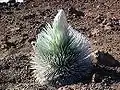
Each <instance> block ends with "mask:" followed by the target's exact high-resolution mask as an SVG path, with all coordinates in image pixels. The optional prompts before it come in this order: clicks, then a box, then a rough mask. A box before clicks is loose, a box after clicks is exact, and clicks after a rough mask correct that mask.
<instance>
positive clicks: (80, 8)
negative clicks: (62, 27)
mask: <svg viewBox="0 0 120 90" xmlns="http://www.w3.org/2000/svg"><path fill="white" fill-rule="evenodd" d="M61 8H62V9H64V10H65V13H66V14H67V20H68V22H69V24H71V25H72V27H74V29H76V30H78V31H80V32H81V33H83V34H84V35H85V36H87V37H88V38H89V40H90V42H91V47H92V51H93V52H94V51H96V50H99V51H104V52H105V53H104V52H99V53H98V55H102V56H103V57H100V58H98V59H100V60H101V59H102V62H101V63H103V64H104V60H107V61H105V63H107V64H105V65H108V67H106V66H105V67H103V66H99V65H98V66H97V65H96V66H95V67H96V68H97V69H96V71H95V72H94V74H93V77H92V81H90V82H89V83H78V84H74V85H68V86H65V87H61V88H59V90H120V68H119V65H118V66H117V65H116V64H115V65H114V67H113V66H109V64H108V63H110V64H111V63H114V61H111V60H113V59H115V60H118V61H117V63H119V61H120V1H119V0H25V1H24V3H21V4H19V3H16V4H14V5H7V4H5V3H1V4H0V90H54V89H55V88H52V87H49V86H41V85H39V84H38V83H37V82H35V78H34V77H33V76H32V74H33V72H32V71H33V70H31V69H30V60H31V59H30V56H31V52H32V50H33V49H32V46H31V41H33V40H35V38H36V34H37V33H38V29H40V28H41V27H43V26H45V23H46V22H49V23H51V22H52V21H53V19H54V17H55V15H56V14H57V10H59V9H61ZM106 52H109V54H106ZM113 57H114V58H113ZM109 61H110V62H109Z"/></svg>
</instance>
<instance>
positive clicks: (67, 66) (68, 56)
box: [32, 10, 92, 86]
mask: <svg viewBox="0 0 120 90" xmlns="http://www.w3.org/2000/svg"><path fill="white" fill-rule="evenodd" d="M34 51H35V57H34V58H33V60H32V68H33V69H35V70H34V76H35V77H36V80H37V81H39V82H40V83H41V84H50V85H53V86H55V85H66V84H73V83H76V82H79V81H81V80H83V79H84V78H85V77H86V76H88V75H89V73H90V72H91V70H92V63H91V55H90V54H91V52H90V44H89V42H88V40H87V38H86V37H85V36H83V35H82V34H81V33H79V32H78V31H76V30H74V29H73V28H72V27H71V26H70V25H68V23H67V20H66V17H65V13H64V11H63V10H59V12H58V14H57V15H56V17H55V18H54V22H53V24H52V25H50V24H47V25H46V27H44V28H43V30H42V31H41V32H40V33H39V34H38V37H37V41H36V43H35V46H34Z"/></svg>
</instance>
